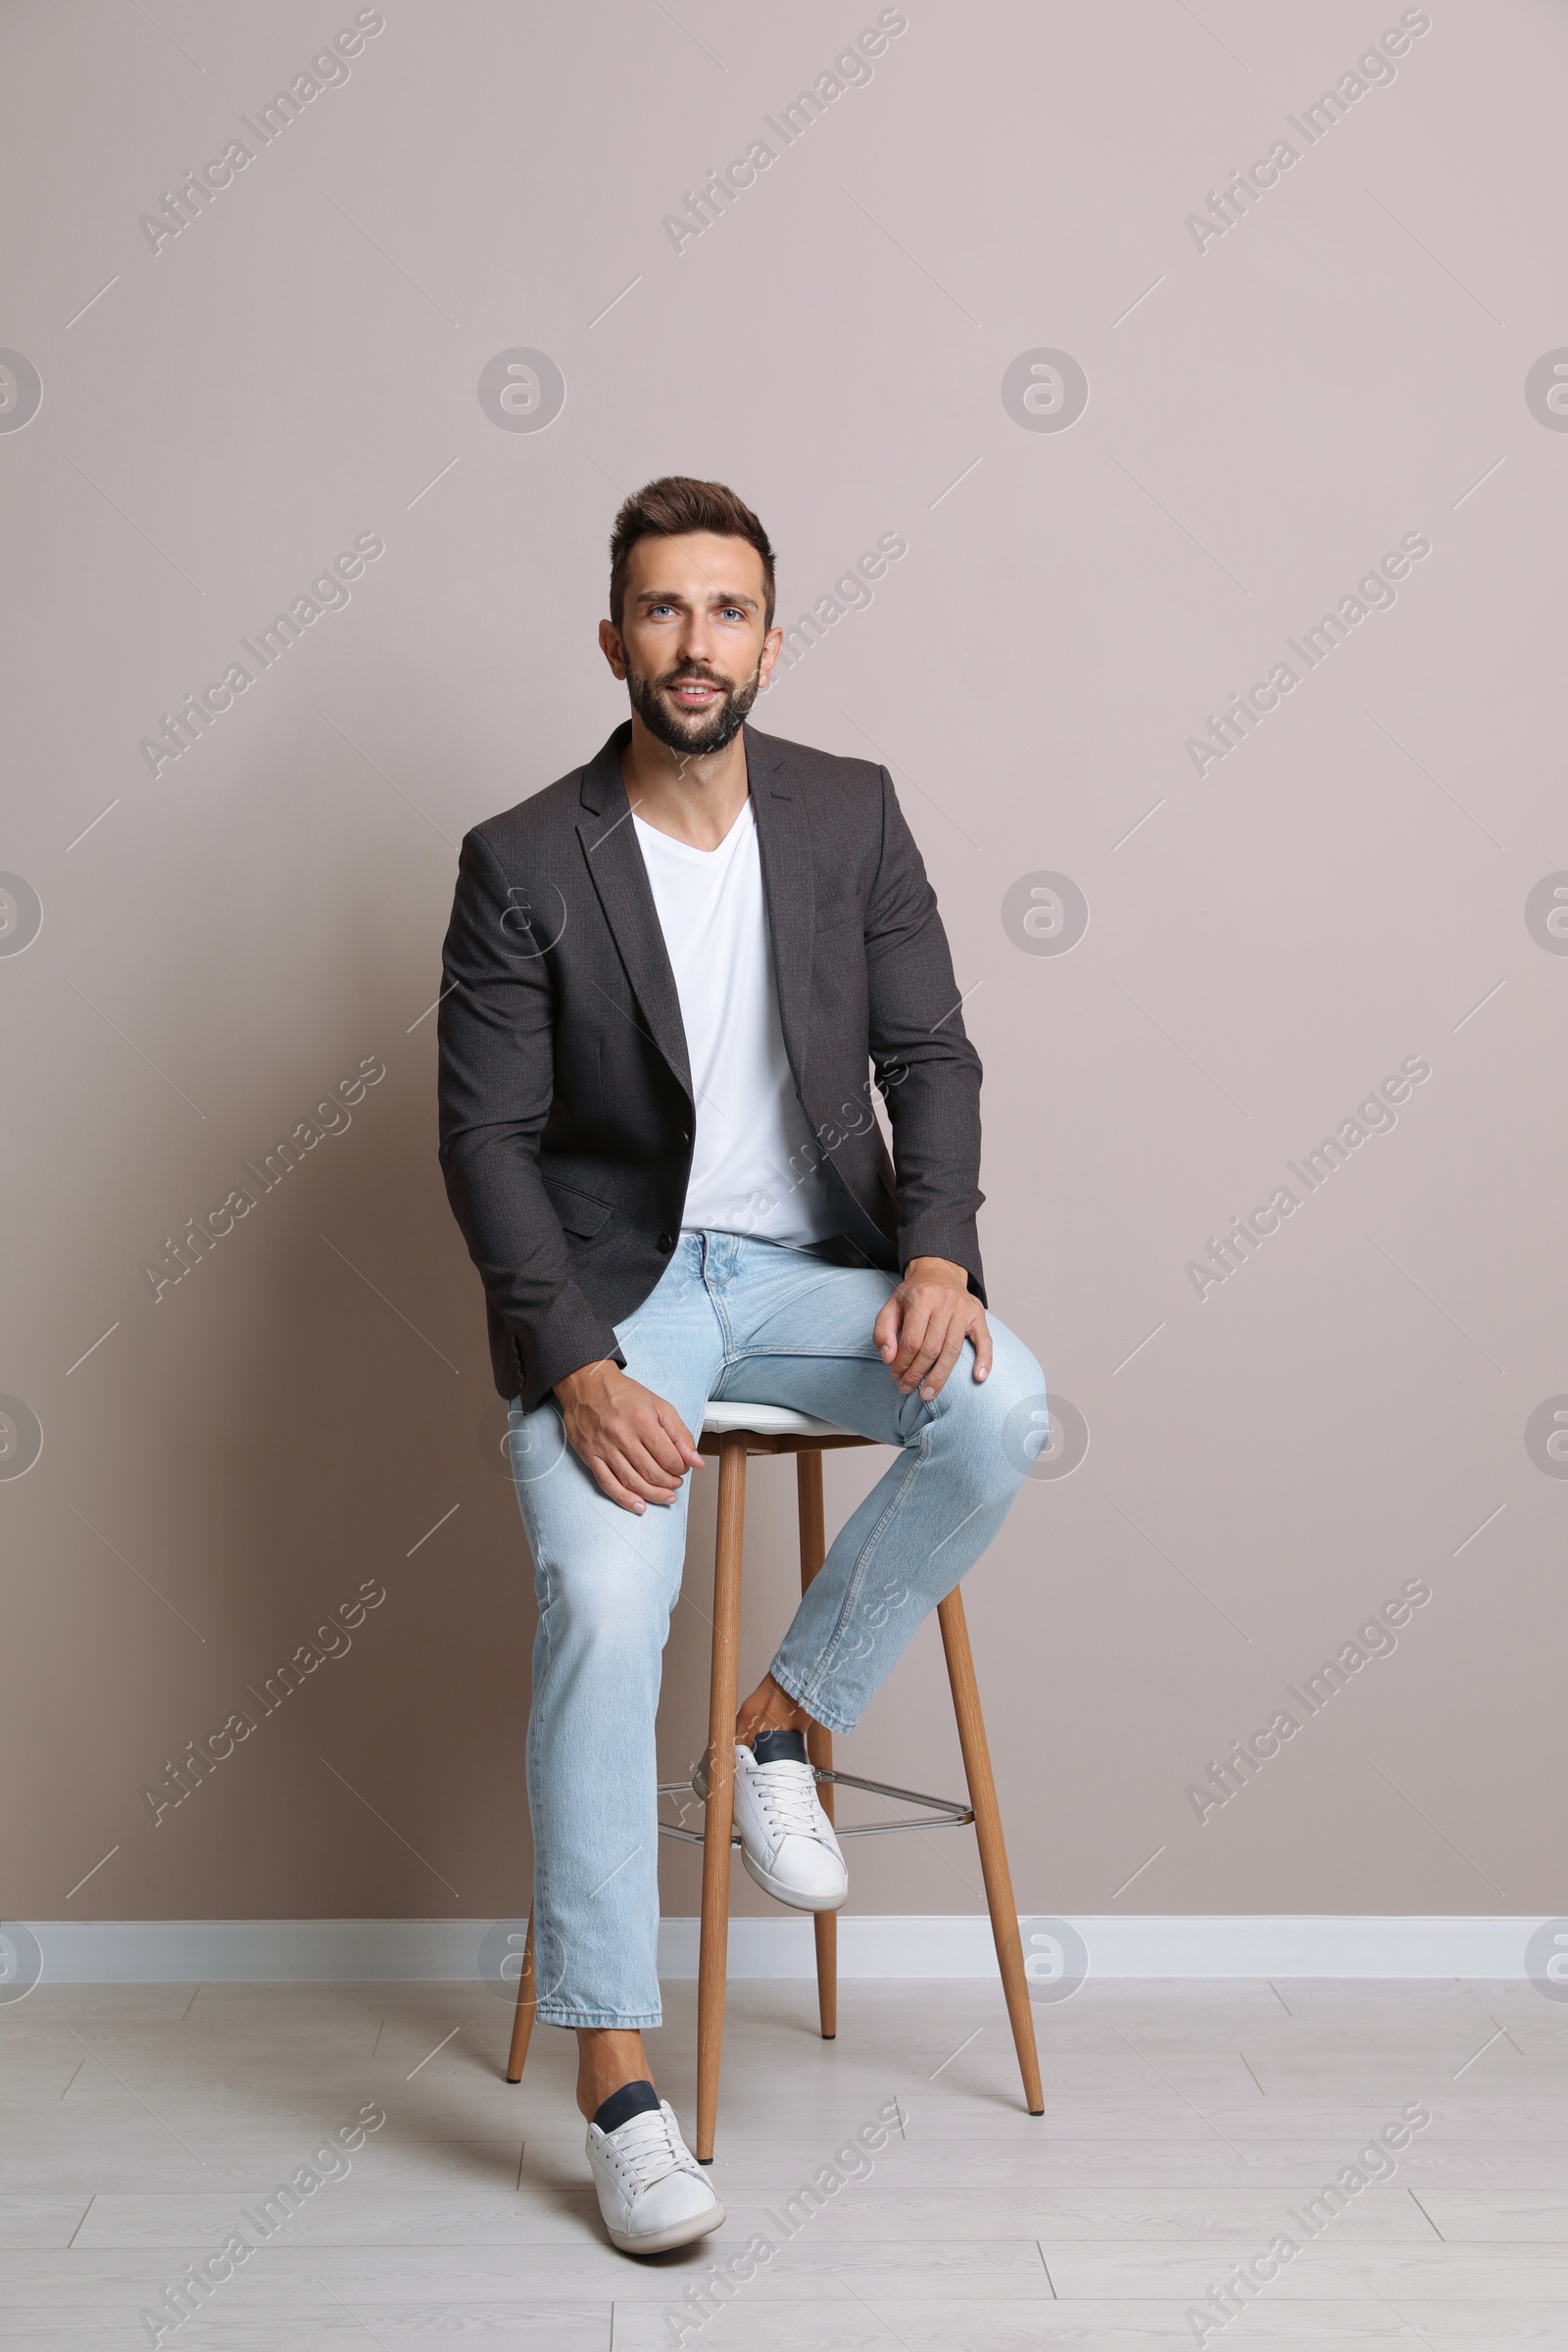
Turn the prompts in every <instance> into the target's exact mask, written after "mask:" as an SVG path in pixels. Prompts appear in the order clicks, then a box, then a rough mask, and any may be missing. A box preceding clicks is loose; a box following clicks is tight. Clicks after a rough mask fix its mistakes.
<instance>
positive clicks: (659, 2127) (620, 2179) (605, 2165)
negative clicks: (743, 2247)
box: [588, 2099, 724, 2254]
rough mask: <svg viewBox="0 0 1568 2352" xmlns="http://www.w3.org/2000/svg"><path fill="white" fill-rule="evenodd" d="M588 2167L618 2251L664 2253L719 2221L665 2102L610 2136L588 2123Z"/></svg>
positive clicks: (619, 2126) (710, 2195)
mask: <svg viewBox="0 0 1568 2352" xmlns="http://www.w3.org/2000/svg"><path fill="white" fill-rule="evenodd" d="M588 2162H589V2165H590V2166H591V2168H592V2170H593V2176H594V2186H595V2188H597V2189H598V2191H599V2210H600V2212H601V2213H602V2214H603V2215H604V2217H605V2228H606V2229H608V2230H609V2231H610V2240H611V2243H612V2245H615V2246H618V2247H619V2248H620V2251H621V2252H622V2254H664V2253H667V2252H668V2250H669V2248H670V2247H671V2246H684V2245H685V2244H686V2243H687V2242H688V2240H690V2239H691V2238H694V2237H704V2236H706V2235H707V2233H708V2231H709V2230H710V2229H717V2228H718V2226H719V2224H720V2223H721V2222H722V2221H723V2219H724V2208H723V2206H722V2205H721V2204H720V2203H719V2201H718V2199H717V2197H716V2196H715V2195H714V2193H713V2191H712V2189H711V2187H710V2186H709V2184H708V2181H707V2179H706V2178H705V2176H704V2174H703V2173H702V2172H701V2171H700V2169H699V2167H698V2163H697V2159H696V2157H695V2156H694V2155H693V2154H692V2152H691V2150H690V2149H689V2148H688V2147H687V2145H686V2142H685V2141H684V2140H683V2139H682V2137H681V2135H680V2126H679V2124H677V2123H676V2121H675V2113H674V2109H673V2108H672V2107H671V2106H670V2104H669V2101H668V2100H667V2099H661V2100H660V2102H659V2105H658V2107H657V2109H655V2108H647V2109H645V2110H644V2112H643V2113H642V2114H641V2115H634V2116H631V2117H629V2118H628V2120H627V2121H626V2122H625V2123H623V2124H617V2125H616V2127H615V2129H614V2130H613V2131H600V2129H599V2126H598V2125H597V2124H594V2123H591V2124H590V2125H589V2126H588Z"/></svg>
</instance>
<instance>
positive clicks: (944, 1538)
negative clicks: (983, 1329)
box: [510, 1233, 1047, 2029]
mask: <svg viewBox="0 0 1568 2352" xmlns="http://www.w3.org/2000/svg"><path fill="white" fill-rule="evenodd" d="M896 1287H897V1284H896V1278H895V1277H894V1276H893V1275H891V1274H884V1273H879V1272H877V1271H875V1270H874V1269H871V1268H864V1269H861V1268H858V1267H843V1266H834V1265H829V1264H826V1263H824V1262H823V1261H822V1260H821V1259H819V1258H814V1257H810V1256H808V1255H806V1254H804V1253H803V1252H802V1251H800V1250H790V1249H786V1248H784V1247H783V1246H782V1245H780V1244H778V1243H776V1242H765V1241H760V1240H756V1239H753V1238H751V1237H749V1236H744V1235H740V1234H733V1233H683V1234H682V1235H681V1237H680V1239H679V1241H678V1243H677V1244H676V1247H675V1253H674V1255H673V1257H672V1258H671V1260H670V1263H669V1265H668V1267H667V1268H666V1269H665V1272H664V1274H663V1275H662V1278H661V1280H660V1282H659V1284H658V1286H657V1287H656V1289H655V1290H654V1291H653V1292H652V1293H651V1295H650V1296H649V1297H648V1298H647V1299H645V1300H644V1301H643V1304H642V1305H641V1306H640V1307H638V1309H637V1310H636V1312H635V1314H632V1315H629V1316H628V1317H627V1318H626V1320H625V1321H624V1322H623V1323H620V1324H617V1325H616V1327H615V1336H616V1338H617V1340H618V1341H619V1343H620V1348H621V1351H622V1353H623V1354H624V1356H625V1358H626V1369H627V1371H628V1372H629V1373H630V1375H631V1377H632V1378H633V1379H634V1380H638V1381H641V1383H642V1384H643V1386H644V1387H645V1388H649V1389H652V1390H654V1391H655V1392H656V1393H657V1394H658V1395H659V1396H661V1397H664V1398H666V1399H667V1400H668V1402H669V1403H671V1404H672V1405H673V1406H674V1407H675V1410H676V1411H677V1412H678V1413H679V1414H680V1416H681V1419H682V1420H683V1421H684V1422H685V1424H686V1426H687V1428H688V1429H689V1430H690V1431H691V1432H692V1434H693V1436H694V1437H695V1436H696V1435H697V1433H698V1431H699V1429H700V1428H701V1426H702V1418H703V1408H704V1405H705V1404H706V1403H707V1401H708V1399H709V1398H710V1397H715V1398H722V1399H723V1400H724V1401H726V1402H744V1403H748V1404H782V1405H790V1406H793V1407H795V1408H796V1409H797V1410H799V1411H803V1412H809V1413H815V1414H816V1415H817V1416H818V1417H819V1418H820V1419H822V1420H824V1421H836V1422H838V1423H840V1424H841V1425H842V1426H843V1427H844V1428H846V1429H853V1430H855V1431H857V1432H858V1434H859V1435H860V1436H862V1437H866V1438H872V1439H875V1440H876V1441H877V1443H878V1444H879V1445H883V1446H896V1447H897V1448H898V1455H897V1459H896V1460H895V1461H894V1462H893V1464H892V1466H891V1467H890V1468H889V1470H888V1471H887V1472H886V1474H885V1476H884V1477H883V1478H882V1479H880V1480H879V1482H878V1483H877V1485H876V1486H875V1487H873V1488H872V1490H871V1493H870V1494H869V1495H867V1496H866V1498H865V1500H864V1501H863V1502H862V1503H861V1504H860V1506H859V1508H858V1510H857V1511H856V1512H855V1513H854V1514H853V1515H852V1517H851V1518H850V1519H849V1520H848V1522H847V1523H846V1524H845V1526H844V1527H843V1528H841V1529H840V1531H839V1534H838V1536H837V1537H836V1538H835V1540H834V1542H833V1544H832V1547H831V1549H830V1550H829V1552H828V1555H827V1559H826V1561H825V1563H824V1565H823V1567H822V1569H821V1571H820V1573H819V1574H818V1575H817V1577H816V1578H815V1579H814V1581H813V1582H812V1584H811V1586H810V1588H809V1591H808V1592H807V1593H806V1595H805V1596H804V1598H803V1599H802V1601H801V1603H800V1606H799V1607H798V1608H797V1610H796V1612H795V1615H794V1617H793V1619H792V1620H791V1623H790V1627H789V1631H788V1632H787V1633H786V1634H785V1636H784V1640H783V1642H782V1643H781V1644H780V1647H779V1650H778V1654H777V1656H776V1657H775V1658H774V1660H773V1663H772V1667H771V1672H772V1674H773V1676H774V1679H775V1680H776V1681H777V1682H778V1683H779V1684H780V1685H781V1686H782V1688H783V1689H784V1690H785V1691H788V1692H789V1693H790V1695H791V1697H792V1698H795V1699H797V1700H798V1701H799V1702H800V1704H801V1705H802V1706H803V1707H805V1708H806V1710H807V1712H808V1713H809V1715H811V1716H812V1717H813V1718H814V1719H815V1721H816V1722H818V1723H821V1724H825V1725H826V1727H827V1728H828V1730H829V1731H832V1732H850V1731H853V1730H854V1728H855V1725H856V1723H857V1721H858V1718H859V1716H860V1714H861V1712H862V1711H863V1709H864V1707H865V1705H866V1702H867V1701H868V1700H869V1699H870V1697H871V1696H872V1694H873V1692H874V1691H876V1690H877V1688H878V1686H879V1685H880V1683H881V1682H882V1679H883V1677H884V1676H885V1675H886V1674H887V1672H888V1670H889V1668H890V1667H891V1666H892V1665H893V1664H894V1662H895V1660H896V1659H897V1658H898V1657H899V1656H900V1654H901V1653H902V1651H903V1649H904V1647H905V1644H906V1643H907V1641H908V1639H909V1637H910V1635H911V1634H912V1633H913V1632H914V1629H915V1627H916V1626H917V1625H918V1624H919V1623H920V1621H921V1619H922V1618H923V1617H924V1616H925V1615H926V1614H927V1612H928V1611H929V1610H931V1609H933V1608H934V1607H935V1606H936V1604H937V1602H938V1601H939V1600H942V1599H943V1598H945V1596H946V1595H947V1594H948V1593H951V1592H952V1590H953V1588H954V1586H955V1585H956V1583H957V1582H958V1580H959V1578H960V1577H961V1576H962V1575H963V1573H964V1571H965V1569H967V1568H969V1567H970V1566H971V1565H972V1564H973V1562H974V1561H975V1560H977V1559H978V1558H979V1556H980V1554H981V1552H983V1551H984V1550H985V1548H986V1545H987V1544H989V1543H990V1542H991V1539H992V1537H993V1536H994V1535H995V1534H996V1533H997V1530H998V1529H999V1528H1000V1527H1001V1525H1002V1522H1003V1520H1004V1519H1005V1517H1006V1514H1007V1508H1008V1505H1009V1504H1010V1503H1011V1501H1012V1498H1013V1495H1014V1494H1015V1493H1016V1492H1017V1489H1018V1486H1019V1484H1020V1482H1021V1481H1022V1479H1023V1478H1024V1477H1025V1476H1026V1475H1027V1472H1028V1469H1029V1465H1030V1463H1031V1462H1032V1461H1033V1459H1034V1458H1035V1455H1036V1454H1037V1452H1038V1450H1039V1448H1040V1446H1041V1445H1042V1444H1043V1443H1044V1441H1045V1438H1046V1435H1047V1424H1046V1395H1045V1389H1046V1384H1045V1379H1044V1376H1043V1374H1042V1373H1041V1370H1040V1367H1039V1365H1038V1364H1037V1363H1036V1362H1035V1359H1034V1357H1033V1356H1032V1355H1031V1354H1030V1352H1029V1350H1028V1348H1025V1347H1024V1345H1023V1343H1022V1341H1021V1340H1018V1339H1016V1338H1015V1337H1014V1336H1013V1334H1012V1333H1011V1332H1010V1331H1008V1330H1007V1329H1006V1328H1005V1325H1004V1324H1001V1323H999V1322H998V1321H997V1320H996V1318H995V1317H994V1316H992V1317H990V1318H988V1319H989V1321H990V1326H991V1333H992V1338H993V1341H994V1343H995V1348H996V1358H995V1365H994V1368H993V1370H992V1372H991V1375H990V1377H989V1379H987V1380H985V1381H983V1382H976V1380H975V1379H974V1351H973V1348H972V1347H971V1346H970V1345H969V1343H968V1342H965V1344H964V1348H963V1352H962V1354H961V1355H960V1356H959V1358H958V1361H957V1363H956V1365H955V1366H954V1369H953V1371H952V1372H951V1373H950V1374H949V1376H948V1379H947V1382H946V1384H945V1385H944V1387H943V1388H942V1390H941V1391H940V1392H939V1394H938V1395H937V1396H936V1397H934V1398H933V1399H932V1400H931V1401H930V1402H929V1403H927V1402H925V1401H924V1400H923V1399H922V1398H921V1397H920V1395H919V1393H918V1391H916V1392H914V1393H913V1394H911V1395H910V1396H907V1397H903V1396H901V1395H900V1393H899V1390H898V1386H897V1384H896V1383H895V1382H894V1380H893V1379H892V1378H891V1377H890V1375H889V1372H888V1368H887V1366H886V1364H885V1363H884V1362H883V1361H882V1359H881V1357H880V1356H879V1355H878V1353H877V1350H876V1346H875V1343H874V1341H873V1340H872V1337H871V1326H872V1324H873V1323H874V1322H875V1320H876V1317H877V1314H878V1312H879V1311H880V1309H881V1307H882V1306H883V1304H884V1303H885V1301H886V1300H887V1299H889V1298H890V1297H891V1295H892V1293H893V1291H894V1290H895V1288H896ZM510 1444H511V1448H512V1461H513V1474H514V1479H515V1485H516V1491H517V1500H518V1503H519V1505H520V1506H521V1510H522V1520H523V1526H524V1528H525V1529H526V1531H527V1537H528V1544H529V1548H530V1550H531V1551H532V1553H533V1558H534V1581H535V1590H536V1592H537V1594H538V1599H539V1631H538V1636H537V1638H536V1640H535V1642H534V1653H533V1708H532V1713H531V1715H530V1718H529V1724H528V1801H529V1810H530V1814H531V1817H532V1822H533V1839H534V1856H535V1860H534V1946H535V1973H536V1983H537V1986H538V1997H539V2006H538V2011H537V2014H538V2016H539V2017H540V2018H542V2019H543V2020H544V2021H545V2022H546V2023H547V2024H549V2025H556V2026H618V2027H622V2028H625V2029H630V2028H633V2027H639V2028H640V2027H643V2026H657V2025H658V2024H659V2022H660V2014H661V2013H660V1999H659V1974H658V1966H657V1961H658V1939H659V1833H658V1799H657V1795H656V1792H655V1791H656V1783H657V1780H658V1767H657V1762H656V1754H655V1738H654V1718H655V1713H656V1710H657V1708H658V1704H659V1684H660V1662H661V1653H662V1649H663V1645H664V1641H665V1637H666V1635H667V1634H668V1631H669V1619H670V1613H671V1611H672V1610H673V1608H674V1605H675V1602H676V1600H677V1598H678V1597H679V1593H680V1580H681V1566H682V1561H683V1558H684V1554H685V1547H686V1504H687V1496H688V1494H689V1492H690V1487H691V1478H690V1476H688V1477H687V1478H686V1479H684V1480H683V1481H682V1484H681V1489H680V1494H679V1495H678V1496H677V1498H676V1500H675V1501H673V1502H671V1503H667V1504H660V1503H653V1504H650V1506H649V1508H648V1510H647V1511H646V1512H645V1513H643V1514H642V1515H641V1516H639V1515H638V1514H636V1513H635V1512H631V1511H626V1510H623V1509H622V1508H621V1507H620V1505H619V1504H618V1503H614V1502H612V1501H611V1500H610V1498H609V1496H608V1495H604V1494H603V1493H601V1491H600V1489H599V1487H598V1485H597V1484H596V1482H595V1481H594V1479H593V1477H592V1476H591V1475H590V1473H589V1472H588V1471H587V1470H586V1469H585V1468H584V1467H583V1465H582V1463H581V1462H580V1461H579V1460H578V1459H577V1457H576V1455H575V1454H574V1453H573V1452H572V1451H571V1449H570V1447H569V1446H567V1444H566V1442H565V1435H564V1428H563V1424H562V1417H561V1409H560V1406H559V1405H558V1404H557V1403H556V1401H555V1399H554V1398H553V1397H551V1398H549V1399H547V1400H546V1402H545V1403H543V1404H541V1405H539V1406H538V1407H537V1408H536V1410H535V1411H533V1412H531V1413H524V1412H523V1411H522V1410H521V1408H520V1402H519V1400H518V1399H517V1398H515V1397H514V1399H513V1402H512V1410H511V1435H510ZM698 1475H703V1474H702V1473H699V1474H698ZM706 1743H707V1726H706V1724H705V1725H703V1726H702V1727H701V1731H700V1733H699V1732H698V1730H697V1727H694V1729H693V1741H692V1744H693V1749H694V1752H695V1753H700V1752H701V1749H702V1747H703V1746H705V1745H706Z"/></svg>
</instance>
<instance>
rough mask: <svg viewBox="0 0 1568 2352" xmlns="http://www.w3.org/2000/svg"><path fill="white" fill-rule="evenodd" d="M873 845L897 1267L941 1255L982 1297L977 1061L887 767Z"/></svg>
mask: <svg viewBox="0 0 1568 2352" xmlns="http://www.w3.org/2000/svg"><path fill="white" fill-rule="evenodd" d="M878 773H879V774H880V776H881V779H882V846H881V857H880V859H879V862H878V866H877V873H876V879H875V882H874V883H873V885H872V889H871V896H870V901H869V904H868V906H867V907H866V914H865V955H866V969H867V977H868V983H869V1007H870V1037H869V1043H870V1050H871V1064H872V1067H873V1069H874V1070H875V1072H876V1078H877V1084H878V1086H879V1087H880V1089H881V1092H882V1097H883V1101H884V1102H885V1103H886V1104H887V1112H888V1120H889V1123H890V1125H891V1126H892V1129H893V1173H894V1181H895V1185H896V1188H897V1193H898V1206H899V1230H898V1252H899V1265H900V1267H901V1268H903V1267H905V1266H907V1264H908V1262H909V1260H910V1259H911V1258H912V1257H946V1258H949V1259H951V1260H952V1262H953V1263H954V1264H955V1265H959V1266H962V1267H963V1268H964V1269H965V1270H966V1272H967V1274H968V1276H969V1288H970V1290H971V1291H972V1292H973V1293H974V1295H975V1297H976V1298H977V1299H980V1300H981V1302H982V1303H984V1300H985V1295H986V1294H985V1278H984V1275H983V1273H982V1270H981V1265H980V1239H979V1234H978V1231H977V1229H976V1225H975V1218H976V1214H977V1212H978V1210H979V1207H980V1204H981V1202H982V1201H984V1199H985V1195H984V1194H983V1193H982V1192H981V1190H980V1077H981V1070H980V1056H979V1054H977V1053H976V1052H975V1050H974V1047H973V1046H972V1045H971V1044H970V1042H969V1039H968V1037H967V1036H966V1035H965V1033H964V1026H963V1007H962V1005H961V1003H960V1001H959V996H958V988H957V983H956V980H955V979H954V976H953V958H952V956H950V954H949V952H948V937H947V933H946V932H945V931H944V929H943V927H942V917H941V916H940V914H939V913H938V912H937V901H936V893H935V892H934V891H933V889H932V888H931V885H930V883H929V882H928V881H927V879H926V871H925V866H924V863H923V861H922V859H921V857H920V853H919V850H918V849H917V848H916V847H915V843H914V837H913V835H912V834H911V833H910V831H909V828H908V825H907V823H906V821H905V816H904V811H903V809H901V808H900V807H899V803H898V796H897V794H896V793H895V792H894V789H893V780H892V778H891V777H890V776H889V774H888V771H887V769H886V768H885V767H884V768H881V769H879V771H878Z"/></svg>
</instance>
